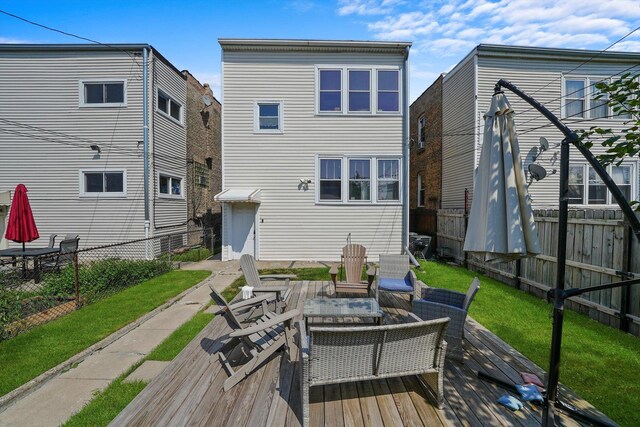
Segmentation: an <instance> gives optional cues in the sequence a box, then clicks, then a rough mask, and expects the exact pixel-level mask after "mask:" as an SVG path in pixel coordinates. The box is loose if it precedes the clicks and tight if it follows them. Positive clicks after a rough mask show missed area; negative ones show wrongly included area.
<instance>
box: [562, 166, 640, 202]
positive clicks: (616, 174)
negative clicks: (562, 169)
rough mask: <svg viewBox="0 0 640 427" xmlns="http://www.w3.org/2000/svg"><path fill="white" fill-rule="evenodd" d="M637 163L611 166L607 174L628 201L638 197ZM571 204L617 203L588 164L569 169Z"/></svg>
mask: <svg viewBox="0 0 640 427" xmlns="http://www.w3.org/2000/svg"><path fill="white" fill-rule="evenodd" d="M635 167H636V164H635V163H627V164H624V163H623V164H621V165H620V166H609V167H608V168H607V172H608V173H609V175H611V178H612V179H613V181H614V182H615V183H616V184H617V185H618V188H620V190H621V191H622V194H623V195H624V197H625V198H626V199H627V201H631V200H634V199H635V198H636V197H637V193H636V190H635V184H636V181H637V176H636V175H635V174H636V172H635ZM569 203H570V204H578V205H614V204H615V203H616V202H615V200H614V199H613V197H612V196H611V193H609V191H608V190H607V186H606V185H605V183H604V181H602V179H600V176H598V174H597V173H596V171H595V169H593V168H592V167H591V166H589V165H587V164H579V163H573V164H571V166H570V167H569Z"/></svg>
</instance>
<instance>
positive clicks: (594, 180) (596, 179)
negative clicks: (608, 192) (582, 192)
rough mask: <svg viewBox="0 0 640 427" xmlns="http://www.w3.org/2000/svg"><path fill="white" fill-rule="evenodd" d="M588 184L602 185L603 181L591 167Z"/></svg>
mask: <svg viewBox="0 0 640 427" xmlns="http://www.w3.org/2000/svg"><path fill="white" fill-rule="evenodd" d="M589 184H602V185H604V181H602V179H601V178H600V175H598V174H597V173H596V170H595V169H594V168H592V167H590V168H589Z"/></svg>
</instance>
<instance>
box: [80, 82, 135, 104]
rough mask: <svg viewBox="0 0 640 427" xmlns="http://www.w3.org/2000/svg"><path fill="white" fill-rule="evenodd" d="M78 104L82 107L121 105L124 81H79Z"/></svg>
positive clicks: (122, 102)
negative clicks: (79, 93)
mask: <svg viewBox="0 0 640 427" xmlns="http://www.w3.org/2000/svg"><path fill="white" fill-rule="evenodd" d="M80 90H81V95H80V105H81V106H83V107H122V106H124V105H126V102H125V81H124V80H116V81H83V82H81V89H80Z"/></svg>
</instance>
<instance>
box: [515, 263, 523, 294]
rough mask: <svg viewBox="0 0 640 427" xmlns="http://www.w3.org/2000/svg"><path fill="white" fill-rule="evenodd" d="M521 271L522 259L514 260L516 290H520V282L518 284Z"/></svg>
mask: <svg viewBox="0 0 640 427" xmlns="http://www.w3.org/2000/svg"><path fill="white" fill-rule="evenodd" d="M521 271H522V259H520V258H518V259H517V260H516V278H515V279H516V281H515V285H516V289H520V286H521V282H520V274H521Z"/></svg>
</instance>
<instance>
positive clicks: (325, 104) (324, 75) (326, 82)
mask: <svg viewBox="0 0 640 427" xmlns="http://www.w3.org/2000/svg"><path fill="white" fill-rule="evenodd" d="M318 74H319V75H320V85H319V86H320V93H319V97H318V98H319V104H320V105H319V108H318V111H320V112H341V111H342V70H334V69H327V70H319V71H318Z"/></svg>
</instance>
